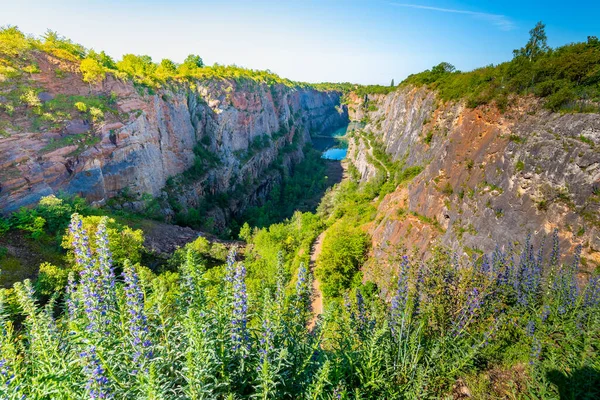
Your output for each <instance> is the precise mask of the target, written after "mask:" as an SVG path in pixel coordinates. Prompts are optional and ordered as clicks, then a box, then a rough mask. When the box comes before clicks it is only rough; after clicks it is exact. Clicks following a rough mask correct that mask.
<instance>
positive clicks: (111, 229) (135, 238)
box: [62, 216, 144, 266]
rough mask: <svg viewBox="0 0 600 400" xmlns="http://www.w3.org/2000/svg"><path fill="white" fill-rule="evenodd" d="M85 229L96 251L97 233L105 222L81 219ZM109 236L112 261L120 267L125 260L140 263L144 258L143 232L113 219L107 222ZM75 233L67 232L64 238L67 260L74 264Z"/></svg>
mask: <svg viewBox="0 0 600 400" xmlns="http://www.w3.org/2000/svg"><path fill="white" fill-rule="evenodd" d="M80 219H81V224H82V227H83V229H85V230H86V232H88V234H89V236H90V238H91V249H92V251H95V250H96V248H95V232H96V231H97V229H98V225H99V224H100V223H101V222H102V221H103V217H100V216H88V217H81V218H80ZM105 224H106V226H107V234H108V238H109V241H110V251H111V253H112V259H113V261H114V262H115V264H116V265H118V266H123V264H124V263H125V260H129V261H131V262H132V263H138V262H140V260H141V257H142V251H143V243H144V236H143V233H142V231H141V230H139V229H138V230H133V229H131V228H130V227H128V226H125V225H122V224H119V223H117V222H116V221H115V220H114V219H113V218H108V219H106V221H105ZM74 239H75V237H74V233H73V232H72V231H70V230H69V231H67V234H65V236H64V237H63V240H62V247H63V248H64V249H66V250H67V258H68V259H69V260H70V261H71V263H73V261H74V260H75V250H76V249H75V247H74Z"/></svg>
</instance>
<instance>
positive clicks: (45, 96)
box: [38, 92, 54, 103]
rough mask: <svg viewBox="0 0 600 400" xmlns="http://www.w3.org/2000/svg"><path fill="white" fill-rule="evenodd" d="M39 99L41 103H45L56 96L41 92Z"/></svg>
mask: <svg viewBox="0 0 600 400" xmlns="http://www.w3.org/2000/svg"><path fill="white" fill-rule="evenodd" d="M38 99H40V101H41V102H42V103H45V102H47V101H50V100H52V99H54V95H53V94H50V93H48V92H40V93H38Z"/></svg>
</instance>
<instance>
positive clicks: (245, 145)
mask: <svg viewBox="0 0 600 400" xmlns="http://www.w3.org/2000/svg"><path fill="white" fill-rule="evenodd" d="M37 64H38V65H39V68H40V72H39V73H37V74H35V75H32V79H33V80H35V81H36V89H37V92H38V93H39V94H38V96H39V98H40V100H41V101H42V103H43V102H45V101H52V100H53V99H59V98H67V97H66V96H87V97H90V96H95V97H98V98H103V99H108V100H107V101H110V102H111V107H112V110H113V111H112V112H110V113H105V116H104V119H103V120H101V121H96V122H92V121H88V120H87V119H86V117H85V116H81V117H79V118H77V116H76V115H75V116H73V115H71V118H70V119H68V120H65V121H60V122H59V123H57V124H54V125H53V126H52V127H50V128H42V129H40V128H39V127H36V126H33V125H31V124H29V125H24V127H21V128H20V129H17V128H15V129H14V130H13V132H10V134H9V135H7V136H8V137H2V136H0V211H1V212H2V213H7V212H11V211H14V210H16V209H18V208H19V207H22V206H28V205H31V204H34V203H35V202H37V200H38V199H39V198H40V197H41V196H44V195H49V194H51V193H57V192H64V193H67V194H78V195H81V196H83V197H85V198H86V199H88V200H89V201H91V202H95V203H99V204H102V203H104V202H106V201H107V200H108V199H111V198H115V197H120V198H126V199H128V201H127V202H125V203H124V204H119V206H122V205H124V206H127V207H133V208H140V207H142V202H141V200H140V198H141V196H142V195H143V194H146V193H147V194H150V195H152V196H154V197H157V198H159V199H163V200H165V201H163V202H162V203H161V204H163V205H165V204H168V202H167V201H166V198H167V197H168V196H171V197H172V198H175V200H176V201H178V202H179V203H180V205H179V206H181V207H184V208H185V207H188V206H195V205H197V204H198V202H199V201H200V200H201V199H202V197H203V196H206V195H208V194H211V195H215V194H219V193H225V192H229V191H232V190H234V189H235V188H236V186H239V185H244V186H245V189H247V188H250V189H251V190H247V191H246V193H245V196H244V200H243V201H242V204H239V202H238V204H236V205H235V207H237V208H238V209H239V208H240V207H245V206H246V205H248V204H251V203H256V202H259V201H260V198H261V196H264V195H265V193H264V192H266V191H268V190H269V188H270V185H271V184H272V182H273V181H274V180H277V179H280V178H281V177H280V176H279V175H278V173H277V171H270V168H271V167H273V166H274V164H275V163H279V164H280V165H279V166H280V167H282V168H291V167H292V166H293V164H294V163H295V162H297V161H299V160H300V159H301V158H302V156H303V155H302V147H303V144H304V143H306V142H310V134H311V133H315V134H318V133H322V132H324V131H328V130H333V129H335V128H337V127H339V126H341V125H343V124H344V123H346V122H347V118H348V117H347V111H346V110H345V108H343V107H339V103H340V102H339V100H340V93H338V92H331V91H330V92H327V91H317V90H314V89H312V88H307V87H294V86H289V85H284V84H271V85H269V84H267V83H261V82H257V81H254V80H251V79H238V80H234V79H222V78H207V79H203V80H197V81H194V82H189V81H188V82H172V83H170V84H168V85H166V86H164V87H163V88H161V89H159V90H150V89H148V88H144V87H140V86H139V85H134V84H133V83H132V82H131V81H129V80H127V79H124V80H121V79H117V78H115V77H114V76H112V75H107V77H106V78H105V79H104V80H103V81H102V83H99V84H97V85H93V86H89V85H88V84H86V83H84V82H82V80H81V75H80V74H79V73H78V70H77V69H76V68H75V67H74V66H69V65H65V63H64V61H61V60H58V59H56V58H53V57H52V56H51V55H48V54H45V53H42V54H39V55H38V62H37ZM59 69H60V71H61V76H60V78H59V77H56V73H55V71H57V70H59ZM40 91H41V92H40ZM61 96H62V97H61ZM0 114H1V112H0ZM17 114H18V113H17ZM61 115H62V114H61ZM2 116H3V117H4V118H7V119H8V118H9V117H8V116H7V115H2ZM42 117H43V116H42ZM13 119H16V118H15V117H13ZM22 119H23V120H25V118H22ZM88 119H89V118H88ZM12 122H13V126H16V125H17V124H18V122H19V121H12ZM24 123H25V122H24ZM193 166H196V169H195V174H194V177H193V179H189V176H188V178H187V179H183V178H181V176H182V174H183V173H184V172H185V171H187V170H189V169H190V168H191V167H193ZM271 169H272V168H271ZM169 178H174V179H171V181H170V182H175V183H176V185H175V186H174V185H171V186H172V187H171V193H169V194H167V193H166V191H165V185H166V183H167V180H169ZM125 195H126V196H125ZM171 203H172V201H171ZM224 208H227V207H224ZM163 211H164V213H165V214H166V215H167V216H169V215H170V214H172V210H170V209H168V207H167V209H165V210H163ZM222 218H224V217H223V216H222Z"/></svg>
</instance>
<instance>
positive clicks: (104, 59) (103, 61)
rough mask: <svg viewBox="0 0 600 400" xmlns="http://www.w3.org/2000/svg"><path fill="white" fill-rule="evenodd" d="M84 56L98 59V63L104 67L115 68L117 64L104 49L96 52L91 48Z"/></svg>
mask: <svg viewBox="0 0 600 400" xmlns="http://www.w3.org/2000/svg"><path fill="white" fill-rule="evenodd" d="M86 58H92V59H94V60H96V61H98V63H99V64H100V65H102V66H103V67H104V68H108V69H117V64H116V63H115V60H113V59H112V57H111V56H109V55H108V54H106V53H105V52H104V51H101V52H100V53H96V52H95V51H94V50H93V49H92V50H90V51H88V54H87V57H86Z"/></svg>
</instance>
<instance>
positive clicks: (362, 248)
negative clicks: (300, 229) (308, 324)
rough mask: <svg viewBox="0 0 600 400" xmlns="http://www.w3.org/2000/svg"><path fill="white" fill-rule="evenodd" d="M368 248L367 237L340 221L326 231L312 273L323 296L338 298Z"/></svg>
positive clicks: (356, 270)
mask: <svg viewBox="0 0 600 400" xmlns="http://www.w3.org/2000/svg"><path fill="white" fill-rule="evenodd" d="M368 246H369V236H368V235H367V234H366V233H364V232H362V231H361V230H360V229H359V228H354V227H351V226H350V225H349V224H347V223H344V222H343V221H342V222H340V223H337V224H335V225H333V226H332V227H331V228H330V229H329V230H327V233H326V235H325V239H324V240H323V247H322V250H321V254H319V257H318V258H317V268H316V272H315V273H316V276H317V278H319V280H320V281H321V290H322V291H323V294H324V295H325V296H326V297H328V298H335V297H339V296H341V295H342V293H343V292H344V291H345V290H346V289H348V288H349V287H350V285H351V283H352V281H353V279H354V276H355V275H356V274H357V273H358V272H359V268H360V267H361V265H362V264H363V262H364V261H365V260H366V254H367V249H368Z"/></svg>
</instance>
